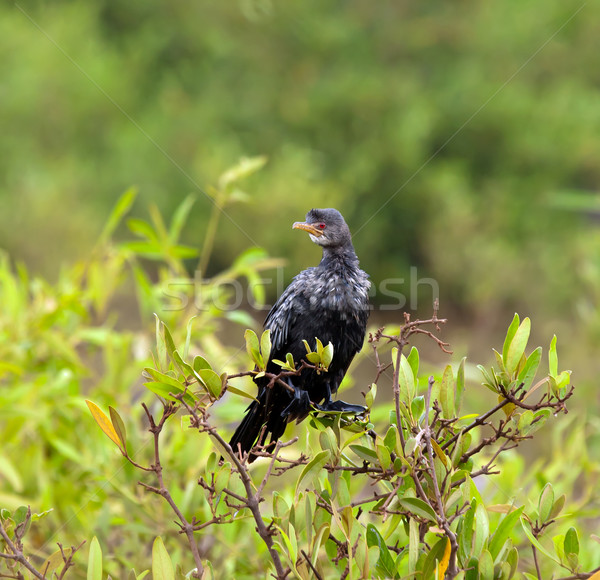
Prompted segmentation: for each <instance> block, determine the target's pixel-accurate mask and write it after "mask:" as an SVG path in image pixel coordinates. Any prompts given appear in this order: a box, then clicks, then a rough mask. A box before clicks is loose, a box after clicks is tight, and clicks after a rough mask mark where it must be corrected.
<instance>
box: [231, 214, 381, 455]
mask: <svg viewBox="0 0 600 580" xmlns="http://www.w3.org/2000/svg"><path fill="white" fill-rule="evenodd" d="M292 227H293V228H294V229H299V230H304V231H306V232H308V234H309V236H310V239H311V240H312V241H313V242H314V243H315V244H318V245H319V246H321V247H322V248H323V258H322V259H321V262H320V264H319V265H318V266H316V267H313V268H308V269H306V270H304V271H302V272H300V273H299V274H298V275H297V276H296V277H295V278H294V279H293V281H292V282H291V284H290V285H289V286H288V287H287V288H286V289H285V291H284V292H283V294H282V295H281V296H280V297H279V299H278V300H277V302H276V303H275V305H274V306H273V308H272V309H271V311H270V312H269V314H268V316H267V318H266V320H265V324H264V328H265V329H270V330H271V343H272V346H271V354H270V358H269V361H268V363H267V368H266V370H267V373H271V374H274V375H276V374H278V373H280V372H281V367H280V366H278V365H277V364H276V363H274V362H273V360H277V359H279V360H285V358H286V354H287V353H291V354H292V356H293V357H294V361H296V362H298V361H301V360H302V359H303V358H304V357H305V355H306V348H305V346H304V344H303V342H302V341H303V340H307V341H308V342H309V344H310V345H311V346H312V345H313V344H314V342H315V338H318V339H319V340H321V342H322V343H323V344H327V343H328V342H331V343H332V344H333V349H334V350H333V359H332V361H331V363H330V365H329V368H328V371H327V372H322V371H321V372H319V373H317V371H316V370H315V369H312V368H304V369H303V370H302V371H301V373H300V374H299V375H297V376H286V377H284V378H283V380H284V381H285V382H286V383H287V385H288V386H289V387H291V389H290V388H287V389H286V388H285V387H284V386H283V385H281V384H277V383H274V384H271V385H269V383H270V381H271V379H270V378H269V377H267V376H262V377H257V378H255V379H254V380H255V382H256V384H257V385H258V394H257V396H256V399H257V400H256V401H253V402H252V403H251V404H250V406H249V407H248V409H247V410H246V416H245V417H244V419H243V420H242V422H241V423H240V425H239V426H238V428H237V429H236V431H235V433H234V434H233V437H232V438H231V441H230V445H231V447H232V448H233V450H234V451H238V450H239V449H240V448H241V450H242V452H249V451H250V450H251V449H252V448H253V447H254V446H255V445H264V444H265V442H266V439H267V437H268V436H270V442H271V443H273V444H274V443H275V442H276V441H277V440H278V439H279V438H280V437H281V436H282V435H283V432H284V431H285V428H286V425H287V423H288V422H289V421H292V420H296V421H298V422H300V421H302V420H303V419H304V418H306V416H307V415H308V413H309V412H310V410H311V408H312V407H313V406H314V407H316V408H318V409H320V410H323V411H342V412H350V413H361V412H363V411H364V410H365V409H364V407H362V406H359V405H350V404H348V403H345V402H344V401H333V400H332V398H331V396H332V395H333V394H335V393H336V392H337V390H338V387H339V386H340V383H341V382H342V379H343V378H344V375H345V374H346V371H347V370H348V366H349V365H350V363H351V362H352V359H353V358H354V355H355V354H356V353H357V352H358V351H359V350H360V349H361V347H362V344H363V341H364V337H365V330H366V326H367V318H368V316H369V298H368V291H369V287H370V285H371V284H370V282H369V280H368V275H367V274H366V273H365V272H363V271H362V270H361V269H360V268H359V265H358V258H357V256H356V253H355V252H354V247H353V245H352V238H351V235H350V230H349V228H348V226H347V224H346V222H345V221H344V218H343V217H342V214H341V213H340V212H339V211H337V210H335V209H312V210H310V211H309V212H308V213H307V214H306V221H305V222H296V223H294V225H293V226H292ZM273 446H274V445H273ZM253 459H255V456H252V455H251V456H250V461H252V460H253Z"/></svg>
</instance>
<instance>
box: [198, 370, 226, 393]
mask: <svg viewBox="0 0 600 580" xmlns="http://www.w3.org/2000/svg"><path fill="white" fill-rule="evenodd" d="M198 375H200V378H201V379H202V382H203V383H204V384H205V385H206V386H207V388H208V391H209V393H210V394H211V395H212V396H213V397H214V398H215V399H218V398H219V395H220V394H221V389H222V388H223V383H222V381H221V377H220V376H219V375H218V374H217V373H215V371H213V370H211V369H200V370H199V371H198Z"/></svg>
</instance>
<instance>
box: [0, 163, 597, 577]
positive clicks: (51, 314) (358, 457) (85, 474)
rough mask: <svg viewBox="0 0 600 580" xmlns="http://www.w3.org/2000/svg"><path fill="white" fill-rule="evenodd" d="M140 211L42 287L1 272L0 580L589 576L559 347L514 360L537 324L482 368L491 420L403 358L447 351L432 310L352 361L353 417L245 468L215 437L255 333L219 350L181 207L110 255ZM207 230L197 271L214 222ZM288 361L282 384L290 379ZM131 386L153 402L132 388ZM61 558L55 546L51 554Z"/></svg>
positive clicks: (129, 196) (258, 257) (303, 432)
mask: <svg viewBox="0 0 600 580" xmlns="http://www.w3.org/2000/svg"><path fill="white" fill-rule="evenodd" d="M259 165H260V162H259V161H256V162H248V161H246V162H244V163H242V164H241V165H240V166H239V167H237V168H236V169H235V170H234V171H232V172H228V173H227V174H225V175H228V177H227V179H223V180H221V182H220V186H219V188H217V189H218V191H219V192H220V194H218V197H219V205H221V206H222V205H223V204H226V203H228V202H229V201H231V200H232V195H233V192H234V191H236V188H237V184H238V182H239V181H240V180H241V179H242V178H243V177H244V176H245V175H247V174H249V173H250V172H252V171H253V170H254V169H256V168H258V166H259ZM134 195H135V194H134V193H133V192H128V193H126V194H125V195H124V196H123V197H122V199H121V201H120V202H119V204H118V206H117V207H116V209H115V211H114V212H113V215H112V217H111V218H110V220H109V223H108V225H107V227H106V229H105V231H104V233H103V235H102V237H101V239H100V241H99V243H98V245H97V247H96V249H95V252H94V254H93V256H92V257H91V258H90V259H89V260H88V261H86V262H85V263H83V264H76V265H75V266H74V267H72V268H71V269H69V270H65V271H64V272H63V273H62V274H61V277H60V280H59V281H58V282H57V283H56V284H55V285H50V284H48V283H47V282H44V281H43V280H39V279H33V280H31V279H30V278H29V276H28V274H27V273H26V271H25V269H24V268H23V267H17V268H16V271H13V269H12V268H11V267H10V265H9V262H8V259H5V260H4V261H3V263H2V264H1V270H0V277H1V279H2V290H1V291H2V296H1V297H0V298H1V299H2V302H3V305H4V310H3V313H2V324H1V332H2V334H3V337H4V340H3V341H2V343H1V346H0V348H1V349H2V350H1V357H0V361H2V362H1V364H0V371H1V372H2V377H3V385H2V389H0V398H1V405H0V414H1V415H0V416H1V417H2V419H3V424H2V427H1V434H0V435H1V437H2V441H3V445H2V449H1V450H0V477H1V478H2V481H3V482H4V483H6V484H7V488H6V489H3V490H2V491H1V492H0V504H2V506H3V509H2V511H1V512H0V523H1V525H0V536H1V538H2V539H0V554H1V558H2V560H1V561H0V566H3V567H4V569H2V568H0V571H2V573H4V574H6V575H9V576H12V577H37V578H40V577H47V578H51V577H54V576H57V577H61V578H62V577H64V576H65V575H72V576H74V577H81V576H83V575H85V573H86V569H87V574H88V578H92V579H94V580H95V579H100V578H102V577H103V573H108V574H110V575H111V576H112V577H124V576H125V575H126V574H127V573H130V574H131V576H130V577H132V578H141V577H143V576H145V575H146V574H147V570H148V569H151V570H152V574H153V576H154V577H155V578H159V577H160V578H171V577H175V576H177V577H183V576H185V575H187V576H188V577H190V576H192V577H193V576H194V575H201V574H204V576H203V577H205V578H210V577H215V578H221V577H235V578H238V579H242V578H255V577H257V575H258V576H265V577H266V576H267V575H269V574H272V575H274V576H275V577H277V578H284V577H299V578H310V577H314V578H340V577H341V578H372V577H373V578H410V577H413V576H415V575H417V576H418V577H422V578H442V577H444V576H445V577H447V578H466V579H469V578H548V577H550V576H551V575H554V576H558V575H563V576H565V577H575V578H587V577H590V576H591V575H592V572H590V571H594V570H595V569H596V567H598V566H599V564H600V562H599V558H598V556H597V555H596V553H595V552H597V550H594V545H595V542H596V541H597V537H595V536H593V535H591V534H590V533H589V532H587V531H586V526H585V524H586V522H585V520H584V519H583V517H584V516H585V517H589V518H593V517H596V516H597V513H598V512H597V506H596V505H595V504H594V498H593V493H592V491H593V489H594V487H593V485H594V481H595V478H596V476H597V468H596V466H595V464H594V463H593V462H592V461H589V459H588V457H587V453H586V439H589V438H591V437H596V436H597V435H596V431H595V429H596V426H595V424H594V423H586V421H584V420H580V418H575V420H569V418H568V417H567V418H562V419H561V421H560V422H558V421H556V417H557V416H561V415H563V414H564V413H566V403H567V401H568V400H569V399H570V398H571V397H572V396H573V393H574V390H573V387H572V386H570V373H569V372H568V371H560V370H559V367H558V361H557V354H556V339H555V338H554V339H553V340H552V341H551V344H550V347H549V349H548V366H547V372H541V371H540V369H541V368H542V363H541V359H542V350H541V348H539V347H538V348H536V349H534V350H532V351H530V352H529V351H528V349H527V343H528V339H529V333H530V321H529V319H528V318H524V319H523V320H521V319H520V317H518V316H515V318H514V319H513V321H512V323H511V325H510V327H509V329H508V332H507V335H506V339H505V342H504V345H503V348H502V349H501V351H498V352H495V356H496V364H495V365H494V367H493V368H491V369H489V368H483V367H480V371H481V373H482V377H483V384H484V386H485V387H486V388H487V389H488V390H489V391H490V392H491V393H493V397H494V400H493V401H491V402H490V403H489V404H488V405H487V406H484V405H483V404H482V403H477V404H474V403H473V400H474V398H473V399H471V397H467V396H466V395H467V393H469V392H470V391H469V390H472V391H474V389H477V388H479V387H477V386H476V385H477V383H479V382H480V381H481V379H479V380H476V379H475V368H474V367H473V366H472V365H471V364H469V363H468V362H467V361H466V360H464V359H463V360H462V361H460V362H459V364H458V365H454V366H452V365H448V366H446V367H445V368H444V369H443V370H442V371H441V372H438V373H433V375H432V376H429V373H423V372H422V370H421V367H422V364H421V361H420V360H419V358H420V357H419V352H418V350H417V349H416V348H415V347H412V348H411V349H410V350H408V347H409V343H410V341H411V340H412V338H413V337H414V336H415V335H423V334H425V335H426V336H428V337H430V338H431V339H432V340H434V341H435V342H437V344H438V345H439V346H440V347H441V348H442V349H444V350H448V345H447V344H445V343H443V342H442V341H441V340H440V339H439V338H438V337H437V334H436V331H437V329H438V328H439V325H440V324H443V323H445V321H444V320H440V319H439V318H438V317H437V311H434V314H433V316H432V317H431V319H429V320H424V321H423V320H411V319H410V317H409V316H406V318H405V322H404V324H403V325H402V326H401V327H400V328H398V329H392V328H388V329H387V330H385V329H373V330H372V332H371V334H370V337H369V341H368V344H367V345H365V352H367V351H370V352H371V353H372V355H373V357H374V360H375V361H376V366H375V368H374V380H373V383H372V384H371V385H370V387H369V388H368V389H366V391H365V401H366V405H367V407H368V413H367V415H366V416H365V417H364V418H362V419H357V418H353V417H349V416H345V415H342V414H336V413H328V414H323V413H314V414H313V415H312V416H311V417H310V419H309V420H308V421H306V422H305V423H304V424H302V425H300V426H299V427H297V428H296V431H295V432H296V437H292V438H291V439H289V440H288V441H285V442H280V443H278V445H277V447H276V449H275V450H274V451H273V453H272V454H269V453H266V452H264V451H262V452H261V451H260V450H259V451H258V453H259V454H261V455H264V456H265V458H264V459H261V460H259V461H257V462H255V463H254V464H252V466H250V465H249V464H248V462H247V459H248V458H247V457H245V456H244V457H239V456H238V455H237V454H235V453H234V451H233V450H232V449H231V448H229V446H228V444H227V442H226V441H227V439H228V437H226V436H225V435H224V433H225V432H227V431H228V430H229V429H230V427H231V426H233V425H234V424H235V423H236V422H237V421H239V418H240V417H241V414H242V412H243V408H244V406H245V404H246V403H247V400H248V398H252V394H251V388H250V385H251V384H252V383H251V381H250V377H251V376H252V375H253V374H254V373H256V372H260V371H261V369H262V368H263V367H264V361H265V359H266V358H267V356H268V355H267V351H268V350H269V345H270V341H269V334H268V333H265V334H263V335H262V336H261V337H258V336H257V335H256V334H254V333H253V332H252V331H247V332H246V347H247V349H246V350H247V355H242V354H240V351H239V350H237V349H234V348H231V347H227V346H225V345H224V344H222V343H221V342H220V341H219V340H218V338H217V337H216V334H215V333H216V331H217V329H218V328H220V325H221V322H222V321H223V320H224V319H225V318H226V317H229V318H231V319H232V320H235V321H239V322H242V324H243V325H246V324H247V323H249V322H251V321H249V320H248V317H247V316H246V315H244V314H243V313H241V312H230V311H228V310H227V308H226V305H227V299H228V297H227V294H226V287H224V286H223V285H221V284H219V277H216V278H214V279H212V280H203V292H202V295H201V296H197V295H195V293H194V284H192V283H191V282H190V281H189V280H187V275H186V267H185V263H184V260H187V259H191V258H194V254H195V253H194V251H193V250H192V249H190V248H187V247H185V246H183V245H181V244H180V243H179V238H178V234H179V232H180V231H181V226H182V224H183V222H184V221H185V217H186V214H187V212H188V211H189V208H190V207H191V203H192V202H191V201H186V202H184V203H183V204H182V205H181V206H180V207H179V209H178V210H177V211H176V213H175V214H174V217H173V219H172V220H171V222H170V224H168V225H166V224H165V223H164V222H163V220H162V218H161V217H160V214H159V213H158V212H157V211H156V210H151V217H152V221H151V223H147V222H143V221H141V220H138V219H135V220H129V222H128V226H129V228H130V230H131V231H132V232H133V233H134V234H136V236H138V239H137V240H135V241H133V242H131V241H128V242H125V243H121V244H117V243H115V242H113V241H112V233H113V231H114V230H115V228H116V227H117V225H118V223H119V222H120V221H121V219H122V218H123V216H124V215H125V214H126V212H127V210H128V208H129V207H130V206H131V204H132V203H133V199H134ZM213 219H214V220H215V221H214V224H215V225H214V227H213V228H212V230H209V231H212V232H213V234H209V237H208V238H207V241H206V242H205V246H204V248H205V250H206V254H205V255H204V257H203V259H202V261H201V268H202V267H205V265H206V263H207V260H208V256H207V254H208V253H209V249H210V247H211V244H212V239H211V238H210V235H214V231H215V229H216V220H217V219H218V212H216V211H215V213H214V214H213ZM148 259H149V260H152V261H153V262H154V264H155V268H154V274H153V276H154V277H155V280H153V279H151V277H150V276H149V275H148V274H147V273H146V268H145V267H144V266H147V262H146V260H148ZM272 265H273V261H272V260H269V259H267V258H266V256H264V254H262V253H261V252H260V251H258V250H253V251H249V252H246V253H244V254H243V255H242V256H241V257H240V258H239V259H238V260H237V261H236V262H235V263H234V264H233V265H232V266H231V268H229V269H228V271H227V272H226V273H222V275H223V276H225V275H226V276H227V277H230V278H231V277H243V278H245V279H248V280H252V279H253V277H256V276H257V275H258V272H259V271H260V270H261V269H264V268H268V267H272ZM174 280H177V281H180V282H182V283H181V286H180V288H181V293H180V294H178V297H179V301H178V303H179V305H180V306H181V308H180V310H178V311H175V310H168V309H165V308H164V306H165V296H168V297H167V304H170V303H171V302H170V301H171V300H172V295H173V293H172V284H173V281H174ZM186 280H187V282H186ZM184 282H185V283H184ZM251 287H253V288H254V286H251ZM132 291H135V294H136V296H137V305H138V307H139V310H140V316H141V319H142V321H143V322H144V324H147V321H148V320H150V319H151V318H152V316H151V313H152V312H161V318H162V319H158V318H156V321H155V323H154V324H153V326H154V339H155V341H156V348H155V352H154V355H153V356H152V357H150V356H148V355H147V354H146V351H147V350H148V349H149V339H148V336H149V332H148V331H149V329H148V328H144V329H143V330H142V331H137V332H136V331H132V330H123V329H120V328H119V326H117V320H116V316H115V311H116V309H119V310H121V311H122V312H125V313H128V314H130V301H129V300H127V301H124V300H125V298H126V297H127V296H128V294H129V293H131V292H132ZM219 293H222V294H220V295H219V300H218V301H215V300H212V301H209V297H212V298H214V296H215V295H218V294H219ZM256 298H257V299H259V300H260V298H261V297H260V296H257V297H256ZM203 299H205V300H207V302H206V303H203V304H198V300H203ZM194 301H196V302H194ZM215 304H222V305H223V308H217V307H216V306H215ZM201 306H204V308H200V307H201ZM192 314H196V317H195V318H192V317H191V315H192ZM240 334H241V333H240ZM330 355H331V352H330V351H329V350H328V349H327V348H324V349H322V350H320V349H319V350H318V351H317V352H312V353H309V358H310V363H308V364H313V365H318V366H320V367H322V371H323V372H326V367H327V364H328V357H330ZM297 362H298V361H296V363H293V364H289V365H288V366H282V371H281V373H294V372H295V364H297ZM252 367H254V370H248V369H249V368H252ZM142 368H143V369H144V370H143V376H144V383H145V386H146V387H147V389H148V390H146V389H143V388H142V386H141V385H140V384H139V382H138V378H137V377H139V373H140V370H141V369H142ZM537 374H540V375H541V376H540V378H538V379H536V376H537ZM390 375H391V376H390ZM272 378H273V379H274V380H275V379H276V378H277V377H276V376H273V377H272ZM149 391H152V392H149ZM386 391H389V393H391V395H393V397H392V401H393V402H392V403H390V402H389V401H390V397H389V396H388V397H386V395H385V394H384V395H382V392H386ZM86 399H87V400H88V403H87V405H88V407H87V408H86V406H85V403H84V400H86ZM88 409H89V411H91V416H92V417H93V418H94V419H95V421H96V423H98V424H99V425H100V427H101V429H102V431H103V432H104V433H105V434H106V435H108V436H109V437H110V439H111V440H112V441H113V443H114V446H113V448H112V449H111V448H110V446H108V445H106V439H105V438H104V437H103V436H102V434H101V431H100V430H99V429H97V428H96V427H95V425H94V423H93V421H90V420H89V417H90V415H89V412H88ZM545 424H547V425H546V426H545V427H544V425H545ZM145 428H149V430H150V436H146V435H144V429H145ZM291 429H293V428H291ZM535 433H537V434H542V435H543V439H545V440H548V441H550V445H546V447H550V450H549V451H550V454H549V455H548V456H549V457H551V459H550V460H547V459H544V457H545V456H547V455H546V453H545V451H544V452H540V451H539V447H538V448H536V453H537V454H539V457H538V458H537V459H536V460H535V461H529V462H528V461H526V460H525V459H524V458H523V456H521V455H518V454H517V453H516V452H515V450H514V448H515V447H516V446H517V445H518V444H519V443H521V442H522V441H524V440H526V439H529V438H531V437H532V436H533V435H534V434H535ZM116 450H118V451H119V453H115V452H114V451H116ZM221 457H223V459H220V458H221ZM572 465H578V466H581V467H582V470H579V469H578V470H574V469H569V467H570V466H572ZM565 467H566V469H565ZM138 479H139V485H138V484H137V481H138ZM576 490H579V491H577V492H576ZM27 504H30V505H31V509H29V508H28V507H27ZM42 516H43V517H42ZM173 519H175V521H176V525H175V526H174V525H173ZM38 520H39V521H38ZM57 540H60V541H61V544H59V549H58V550H56V549H54V548H51V547H50V546H51V545H52V544H54V543H55V542H56V541H57ZM83 541H86V542H89V548H87V547H86V548H82V547H81V546H82V542H83ZM65 546H70V547H68V548H67V547H65ZM86 550H87V558H86V557H85V555H84V554H85V552H86ZM142 570H145V571H142ZM140 571H142V572H140Z"/></svg>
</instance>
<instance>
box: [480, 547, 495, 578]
mask: <svg viewBox="0 0 600 580" xmlns="http://www.w3.org/2000/svg"><path fill="white" fill-rule="evenodd" d="M478 569H479V580H494V560H493V558H492V555H491V554H490V553H489V552H488V551H487V550H483V552H481V556H479V568H478Z"/></svg>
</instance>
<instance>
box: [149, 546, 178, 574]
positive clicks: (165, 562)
mask: <svg viewBox="0 0 600 580" xmlns="http://www.w3.org/2000/svg"><path fill="white" fill-rule="evenodd" d="M152 578H160V580H175V569H174V568H173V562H172V561H171V557H170V556H169V553H168V552H167V549H166V548H165V545H164V544H163V541H162V538H161V537H160V536H158V537H157V538H156V539H155V540H154V543H153V544H152Z"/></svg>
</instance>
